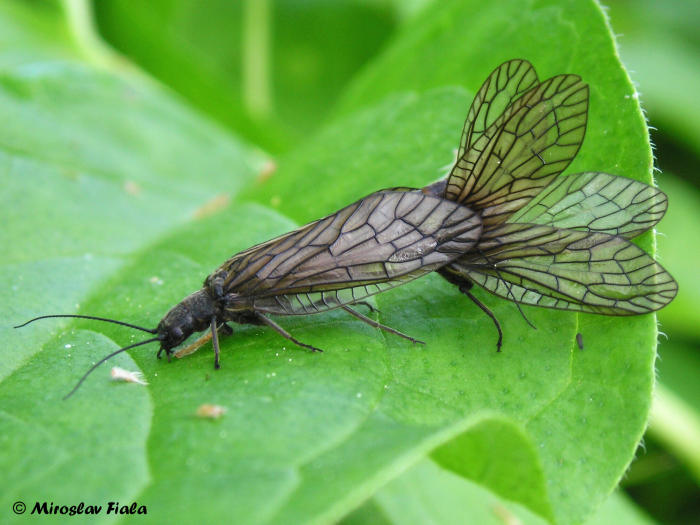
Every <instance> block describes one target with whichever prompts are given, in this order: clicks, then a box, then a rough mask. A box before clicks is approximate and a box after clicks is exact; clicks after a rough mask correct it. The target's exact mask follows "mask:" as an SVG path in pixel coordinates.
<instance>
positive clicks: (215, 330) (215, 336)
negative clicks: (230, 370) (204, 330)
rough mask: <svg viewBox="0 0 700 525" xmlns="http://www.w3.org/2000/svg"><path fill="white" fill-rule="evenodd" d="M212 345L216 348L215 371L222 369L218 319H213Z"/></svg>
mask: <svg viewBox="0 0 700 525" xmlns="http://www.w3.org/2000/svg"><path fill="white" fill-rule="evenodd" d="M210 331H211V343H212V345H213V346H214V369H215V370H218V369H219V368H221V364H220V363H219V354H220V353H221V352H220V351H219V329H218V328H217V326H216V317H212V318H211V330H210Z"/></svg>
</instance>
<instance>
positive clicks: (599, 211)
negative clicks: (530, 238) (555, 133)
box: [508, 172, 668, 238]
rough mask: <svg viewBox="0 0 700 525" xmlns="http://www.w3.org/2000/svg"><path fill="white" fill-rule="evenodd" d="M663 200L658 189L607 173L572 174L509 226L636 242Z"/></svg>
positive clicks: (555, 183)
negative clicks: (546, 227) (549, 228)
mask: <svg viewBox="0 0 700 525" xmlns="http://www.w3.org/2000/svg"><path fill="white" fill-rule="evenodd" d="M667 206H668V199H667V197H666V195H665V194H664V193H663V192H662V191H659V190H658V189H656V188H654V187H652V186H649V185H647V184H644V183H642V182H638V181H636V180H632V179H627V178H625V177H619V176H617V175H610V174H608V173H596V172H586V173H575V174H573V175H567V176H564V177H557V178H555V179H554V180H553V181H552V182H551V183H550V184H549V185H548V186H547V187H545V188H544V189H543V190H542V191H541V192H540V193H539V194H538V195H537V196H536V197H535V198H534V199H533V200H532V201H530V203H529V204H528V205H527V206H525V207H524V208H522V209H521V210H520V211H518V212H517V213H515V214H514V215H513V216H511V217H510V218H509V219H508V222H509V223H529V224H544V225H549V226H556V227H557V228H568V229H572V230H589V231H594V232H601V233H609V234H611V235H621V236H623V237H626V238H632V237H636V236H637V235H639V234H640V233H642V232H645V231H647V230H648V229H650V228H652V227H653V226H654V225H655V224H656V223H657V222H659V221H660V220H661V218H662V217H663V216H664V213H666V208H667Z"/></svg>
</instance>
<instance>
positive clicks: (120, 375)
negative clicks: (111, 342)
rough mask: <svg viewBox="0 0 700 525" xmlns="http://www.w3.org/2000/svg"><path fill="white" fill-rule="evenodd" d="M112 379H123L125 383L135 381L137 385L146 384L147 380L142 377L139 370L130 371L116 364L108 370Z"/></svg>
mask: <svg viewBox="0 0 700 525" xmlns="http://www.w3.org/2000/svg"><path fill="white" fill-rule="evenodd" d="M110 374H111V376H112V379H113V380H115V381H124V382H126V383H137V384H139V385H147V384H148V382H147V381H146V380H145V379H144V378H143V374H142V373H141V372H130V371H129V370H124V369H123V368H119V367H118V366H113V367H112V370H111V372H110Z"/></svg>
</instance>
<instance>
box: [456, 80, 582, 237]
mask: <svg viewBox="0 0 700 525" xmlns="http://www.w3.org/2000/svg"><path fill="white" fill-rule="evenodd" d="M587 113H588V86H587V85H586V84H585V83H584V82H582V81H581V79H580V78H579V77H578V76H576V75H559V76H555V77H552V78H550V79H548V80H545V81H544V82H542V83H541V84H539V85H538V86H537V87H535V88H532V89H531V90H530V91H528V92H527V93H525V94H524V95H522V96H520V97H519V98H518V99H516V100H515V102H513V104H512V105H511V106H509V107H508V108H507V109H506V110H505V112H504V113H503V115H501V116H500V117H499V118H498V119H496V121H495V122H494V123H493V124H492V125H491V126H490V127H489V128H488V129H487V130H486V131H485V132H484V133H483V134H482V135H481V136H479V137H478V138H477V139H476V140H474V141H473V143H472V144H471V146H470V147H469V149H467V151H466V152H465V154H464V155H463V156H462V157H460V158H459V159H458V160H457V163H456V164H455V166H454V168H453V169H452V172H451V173H450V175H449V176H448V180H447V186H446V189H445V197H446V198H447V199H449V200H454V201H457V202H461V203H463V204H465V205H466V206H469V207H470V208H473V209H476V210H478V211H479V212H480V213H481V217H482V220H483V221H484V227H485V228H486V229H488V228H490V227H492V226H493V225H497V224H500V223H502V222H504V221H506V220H507V219H508V217H509V216H510V215H512V214H513V213H515V212H516V211H517V210H519V209H520V208H522V207H523V206H525V205H526V204H527V203H528V202H529V201H530V200H531V199H532V198H533V197H534V196H535V195H537V194H538V193H539V191H540V190H541V189H542V188H544V187H545V186H546V185H547V184H549V182H551V181H552V179H553V178H554V177H556V176H557V175H558V174H559V173H561V172H562V171H563V170H564V169H565V168H566V167H567V166H568V165H569V163H570V162H571V160H572V159H573V158H574V156H575V155H576V153H577V152H578V150H579V148H580V146H581V143H582V142H583V136H584V134H585V129H586V119H587Z"/></svg>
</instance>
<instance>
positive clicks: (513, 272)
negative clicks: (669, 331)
mask: <svg viewBox="0 0 700 525" xmlns="http://www.w3.org/2000/svg"><path fill="white" fill-rule="evenodd" d="M587 113H588V86H587V85H586V84H585V83H583V82H582V80H581V78H580V77H578V76H576V75H557V76H554V77H552V78H550V79H548V80H544V81H542V82H540V81H539V80H538V78H537V74H536V73H535V70H534V68H533V66H532V65H531V64H530V63H529V62H527V61H526V60H517V59H516V60H510V61H508V62H505V63H504V64H502V65H500V66H499V67H498V68H496V69H495V70H494V71H493V72H492V73H491V75H490V76H489V77H488V78H487V79H486V81H485V82H484V84H483V85H482V87H481V89H480V90H479V91H478V92H477V94H476V96H475V97H474V100H473V102H472V105H471V107H470V109H469V113H468V115H467V119H466V122H465V124H464V128H463V131H462V138H461V141H460V145H459V150H458V154H457V160H456V162H455V164H454V166H453V167H452V169H451V171H450V173H449V174H448V176H447V178H446V179H443V180H440V181H438V182H436V183H434V184H431V185H430V186H427V187H425V188H423V190H422V191H423V192H424V193H426V194H429V195H435V196H441V197H444V198H446V199H449V200H451V201H455V202H459V203H461V204H463V205H465V206H467V207H469V208H470V209H472V210H474V211H475V212H477V213H478V214H479V216H480V217H481V220H482V233H481V236H480V237H479V239H478V242H477V243H476V244H475V245H474V246H472V247H470V249H469V252H467V253H465V254H464V255H463V256H462V257H460V258H459V259H457V260H456V261H453V262H451V263H449V264H447V265H445V266H444V267H442V268H440V269H439V270H438V272H439V273H440V274H441V275H442V276H443V277H444V278H445V279H447V280H448V281H449V282H451V283H453V284H455V285H457V286H458V287H459V290H460V291H461V292H462V293H464V294H466V295H467V296H468V297H469V298H470V299H471V300H472V301H474V302H475V303H476V304H477V306H479V308H481V309H482V310H483V311H484V312H486V313H487V314H488V315H489V316H490V317H491V319H492V320H493V322H494V324H495V326H496V329H497V331H498V342H497V349H499V350H500V348H501V345H502V341H503V333H502V330H501V327H500V324H499V323H498V320H497V319H496V317H495V315H494V314H493V313H492V312H491V311H490V310H489V309H488V308H487V307H486V306H485V305H484V304H482V303H481V302H480V301H479V300H478V299H477V298H476V297H475V296H474V295H473V294H472V293H471V289H472V287H473V285H474V284H478V285H479V286H481V287H483V288H485V289H486V290H488V291H489V292H491V293H493V294H495V295H497V296H499V297H502V298H504V299H508V300H510V301H514V302H515V303H516V304H528V305H535V306H543V307H546V308H555V309H561V310H572V311H578V312H592V313H598V314H604V315H618V316H622V315H636V314H644V313H648V312H652V311H655V310H658V309H660V308H663V307H664V306H665V305H666V304H668V303H669V302H670V301H671V300H672V299H673V298H674V297H675V295H676V292H677V290H678V286H677V284H676V282H675V281H674V280H673V278H672V277H671V276H670V275H669V274H668V272H666V270H664V269H663V268H662V267H661V265H659V264H658V263H657V262H655V261H654V260H653V259H652V258H651V256H649V255H648V254H647V253H646V252H644V251H643V250H642V249H640V248H639V247H637V246H636V245H635V244H633V243H632V242H630V240H629V239H631V238H632V237H635V236H637V235H639V234H641V233H643V232H645V231H647V230H648V229H650V228H652V227H653V226H654V225H655V224H656V223H657V222H658V221H659V220H660V219H661V218H662V217H663V215H664V213H665V212H666V208H667V198H666V195H665V194H664V193H662V192H661V191H659V190H657V189H656V188H653V187H651V186H649V185H646V184H643V183H641V182H637V181H634V180H631V179H627V178H624V177H620V176H616V175H610V174H607V173H597V172H585V173H576V174H573V175H567V176H559V175H560V173H561V172H562V171H564V170H565V169H566V167H567V166H568V165H569V163H570V162H571V161H572V160H573V158H574V157H575V156H576V154H577V153H578V150H579V148H580V146H581V143H582V142H583V137H584V134H585V129H586V121H587ZM518 308H519V306H518ZM579 345H580V346H582V344H581V343H580V342H579Z"/></svg>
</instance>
